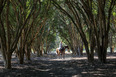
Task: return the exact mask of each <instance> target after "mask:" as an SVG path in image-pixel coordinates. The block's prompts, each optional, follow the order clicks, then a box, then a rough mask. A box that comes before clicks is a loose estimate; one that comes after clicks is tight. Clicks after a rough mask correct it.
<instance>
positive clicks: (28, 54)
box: [26, 46, 31, 60]
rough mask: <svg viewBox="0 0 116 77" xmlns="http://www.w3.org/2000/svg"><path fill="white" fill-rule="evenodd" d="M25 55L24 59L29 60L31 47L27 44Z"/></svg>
mask: <svg viewBox="0 0 116 77" xmlns="http://www.w3.org/2000/svg"><path fill="white" fill-rule="evenodd" d="M26 54H27V56H26V59H27V60H31V58H30V55H31V47H30V46H27V52H26Z"/></svg>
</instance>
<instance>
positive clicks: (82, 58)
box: [49, 57, 87, 61]
mask: <svg viewBox="0 0 116 77" xmlns="http://www.w3.org/2000/svg"><path fill="white" fill-rule="evenodd" d="M85 59H87V57H75V58H73V57H68V58H65V59H61V58H60V59H59V58H57V59H49V61H70V60H85Z"/></svg>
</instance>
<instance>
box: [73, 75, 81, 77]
mask: <svg viewBox="0 0 116 77" xmlns="http://www.w3.org/2000/svg"><path fill="white" fill-rule="evenodd" d="M72 77H82V76H81V75H73V76H72Z"/></svg>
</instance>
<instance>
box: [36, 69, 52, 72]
mask: <svg viewBox="0 0 116 77" xmlns="http://www.w3.org/2000/svg"><path fill="white" fill-rule="evenodd" d="M37 70H39V71H43V72H47V71H50V70H51V69H37Z"/></svg>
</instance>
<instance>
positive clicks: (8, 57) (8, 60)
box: [5, 53, 12, 69]
mask: <svg viewBox="0 0 116 77" xmlns="http://www.w3.org/2000/svg"><path fill="white" fill-rule="evenodd" d="M11 56H12V55H11V53H8V54H7V56H6V62H5V63H6V64H5V68H6V69H11Z"/></svg>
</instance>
